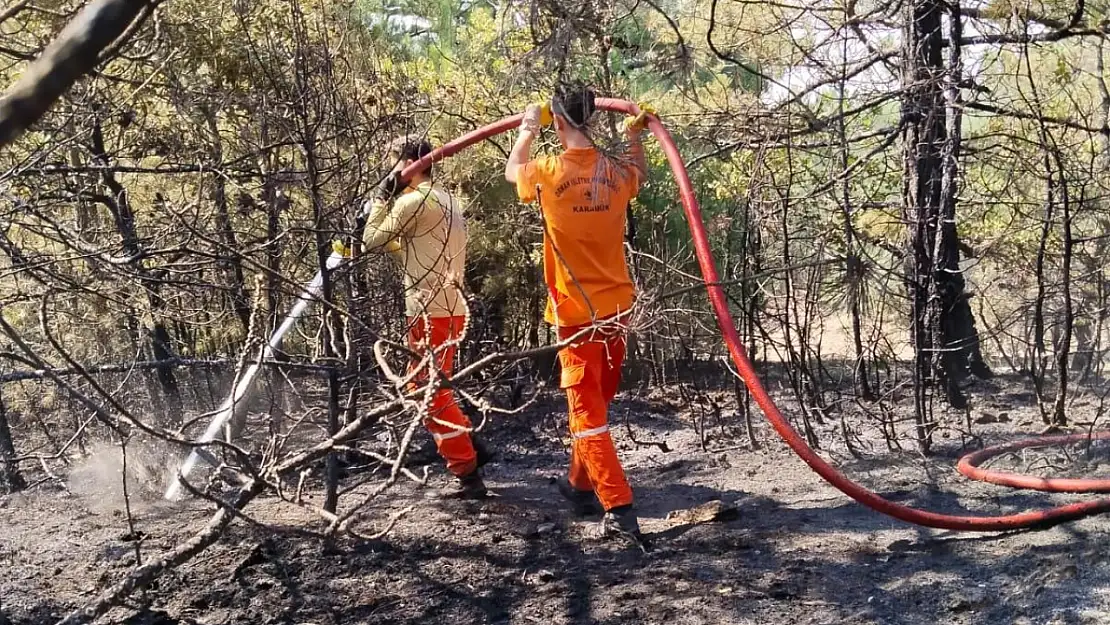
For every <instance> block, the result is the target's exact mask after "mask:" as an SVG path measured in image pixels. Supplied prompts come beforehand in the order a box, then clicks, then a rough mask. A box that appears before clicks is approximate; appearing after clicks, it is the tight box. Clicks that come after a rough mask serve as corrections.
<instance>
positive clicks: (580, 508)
mask: <svg viewBox="0 0 1110 625" xmlns="http://www.w3.org/2000/svg"><path fill="white" fill-rule="evenodd" d="M556 486H558V488H559V494H560V495H562V496H563V498H565V499H566V500H567V501H569V502H570V504H571V510H573V512H574V514H576V515H577V516H593V515H595V514H601V504H599V503H598V502H597V498H596V497H594V492H593V491H592V490H578V489H577V488H575V487H574V486H572V485H571V483H570V480H568V479H567V478H565V477H561V478H559V480H558V481H557V482H556Z"/></svg>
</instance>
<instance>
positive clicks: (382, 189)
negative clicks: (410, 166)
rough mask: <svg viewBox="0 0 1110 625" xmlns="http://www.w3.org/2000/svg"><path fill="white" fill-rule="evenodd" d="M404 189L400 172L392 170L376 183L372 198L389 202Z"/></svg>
mask: <svg viewBox="0 0 1110 625" xmlns="http://www.w3.org/2000/svg"><path fill="white" fill-rule="evenodd" d="M404 189H405V183H404V182H403V181H402V180H401V172H399V171H397V170H393V171H391V172H389V175H388V176H386V177H385V178H382V180H381V182H379V183H378V188H377V189H375V190H374V198H375V199H378V200H381V201H382V202H389V201H390V200H392V199H393V198H395V197H397V196H398V195H399V194H400V193H401V191H404Z"/></svg>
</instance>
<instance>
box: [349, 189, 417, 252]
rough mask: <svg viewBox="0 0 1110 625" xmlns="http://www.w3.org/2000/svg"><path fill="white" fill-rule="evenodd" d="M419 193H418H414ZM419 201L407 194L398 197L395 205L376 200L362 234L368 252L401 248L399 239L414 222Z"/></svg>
mask: <svg viewBox="0 0 1110 625" xmlns="http://www.w3.org/2000/svg"><path fill="white" fill-rule="evenodd" d="M413 195H417V194H413ZM419 204H420V203H419V201H416V202H414V201H412V199H410V198H409V197H407V196H403V197H401V198H398V199H397V201H395V202H393V206H392V207H390V205H389V204H388V203H386V202H382V201H380V200H376V201H375V202H374V208H373V209H372V210H371V212H370V216H369V217H368V218H367V219H366V229H365V230H363V234H362V245H363V248H364V249H366V251H368V252H372V251H377V250H378V249H379V248H384V249H385V251H387V252H393V251H396V250H397V249H400V244H399V243H397V239H398V238H400V237H401V236H402V235H404V234H405V231H406V230H407V229H408V228H409V227H410V225H411V224H412V219H413V216H414V214H415V208H416V207H418V206H419Z"/></svg>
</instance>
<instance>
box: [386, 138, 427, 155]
mask: <svg viewBox="0 0 1110 625" xmlns="http://www.w3.org/2000/svg"><path fill="white" fill-rule="evenodd" d="M431 152H432V144H431V143H428V141H427V140H426V139H424V138H423V137H420V136H419V135H403V136H400V137H397V138H396V139H394V140H393V142H392V143H390V144H389V154H390V155H391V156H396V157H398V158H399V159H400V160H402V161H407V160H409V159H411V160H414V161H418V160H420V159H422V158H424V157H425V156H427V155H428V154H431Z"/></svg>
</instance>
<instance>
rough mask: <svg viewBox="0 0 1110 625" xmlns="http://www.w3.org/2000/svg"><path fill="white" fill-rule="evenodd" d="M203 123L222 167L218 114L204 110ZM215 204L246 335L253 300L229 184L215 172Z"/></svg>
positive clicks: (223, 260) (227, 269) (237, 313)
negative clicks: (234, 217) (240, 251)
mask: <svg viewBox="0 0 1110 625" xmlns="http://www.w3.org/2000/svg"><path fill="white" fill-rule="evenodd" d="M203 113H204V120H205V122H206V123H207V125H208V132H209V140H210V141H211V142H212V160H213V161H214V165H215V167H217V168H219V167H220V166H221V164H222V163H223V160H224V146H223V138H222V137H221V136H220V127H219V123H218V120H217V119H216V113H215V112H214V111H211V110H209V109H208V108H207V107H205V108H204V110H203ZM212 203H213V204H214V205H215V208H216V227H217V228H218V229H219V231H220V237H221V238H222V239H223V241H222V243H223V244H224V247H225V248H226V249H225V250H224V252H223V253H222V254H220V265H221V266H222V268H223V270H224V272H225V275H226V278H225V279H226V280H227V282H228V283H229V284H228V287H229V288H230V291H231V307H232V309H233V310H234V311H235V316H236V317H238V318H239V323H240V324H242V326H243V334H244V336H245V335H246V333H247V332H249V331H250V316H251V312H250V300H249V299H248V297H247V290H246V280H245V279H244V274H243V263H242V262H241V259H240V257H239V241H238V240H237V238H236V236H235V229H234V228H233V227H232V225H231V211H230V210H229V209H228V202H227V182H226V180H225V178H224V176H223V175H222V174H220V173H216V174H215V175H214V176H213V177H212Z"/></svg>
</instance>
